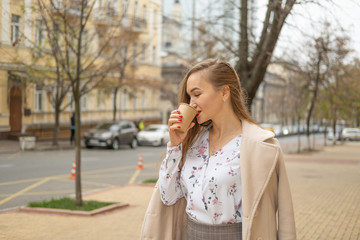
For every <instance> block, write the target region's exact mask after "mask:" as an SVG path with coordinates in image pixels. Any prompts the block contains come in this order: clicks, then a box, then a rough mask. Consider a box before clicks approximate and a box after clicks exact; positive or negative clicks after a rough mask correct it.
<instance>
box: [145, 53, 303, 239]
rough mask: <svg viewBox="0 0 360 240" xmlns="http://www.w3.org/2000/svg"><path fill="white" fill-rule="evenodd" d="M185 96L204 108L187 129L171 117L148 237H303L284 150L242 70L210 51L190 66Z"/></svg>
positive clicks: (181, 99)
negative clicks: (257, 116) (248, 97)
mask: <svg viewBox="0 0 360 240" xmlns="http://www.w3.org/2000/svg"><path fill="white" fill-rule="evenodd" d="M179 102H185V103H188V104H190V105H192V106H193V107H194V108H196V110H197V111H198V114H197V116H196V120H194V121H193V122H192V123H191V124H190V126H189V128H188V129H187V131H186V132H185V133H181V132H179V131H177V128H176V127H175V126H174V125H173V124H174V123H178V122H181V121H182V115H181V112H180V111H179V110H174V111H173V112H172V113H171V115H170V118H169V121H168V124H169V132H170V141H169V143H168V145H167V155H166V157H165V159H164V160H163V162H162V165H161V168H160V172H159V180H158V183H157V185H156V187H155V190H154V194H153V196H152V199H151V201H150V204H149V207H148V210H147V213H146V215H145V219H144V223H143V229H142V234H141V239H159V240H160V239H189V240H191V239H207V240H210V239H246V240H250V239H264V240H265V239H266V240H272V239H296V234H295V222H294V213H293V206H292V199H291V194H290V188H289V183H288V179H287V175H286V170H285V165H284V160H283V157H282V152H281V149H280V146H279V144H278V142H277V140H276V139H275V138H274V134H273V133H272V132H270V131H267V130H264V129H262V128H261V127H259V126H258V125H257V124H256V123H255V122H254V121H253V120H252V118H251V116H250V114H249V113H248V111H247V109H246V107H245V104H244V100H243V97H242V90H241V86H240V81H239V78H238V76H237V74H236V72H235V70H234V69H233V68H232V67H231V66H230V65H229V64H228V63H226V62H224V61H221V60H216V59H208V60H205V61H203V62H200V63H198V64H197V65H195V66H194V67H193V68H192V69H190V71H189V72H188V73H187V74H186V76H185V78H184V80H183V82H182V86H181V90H180V95H179Z"/></svg>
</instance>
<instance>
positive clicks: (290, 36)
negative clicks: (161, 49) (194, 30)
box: [163, 0, 360, 57]
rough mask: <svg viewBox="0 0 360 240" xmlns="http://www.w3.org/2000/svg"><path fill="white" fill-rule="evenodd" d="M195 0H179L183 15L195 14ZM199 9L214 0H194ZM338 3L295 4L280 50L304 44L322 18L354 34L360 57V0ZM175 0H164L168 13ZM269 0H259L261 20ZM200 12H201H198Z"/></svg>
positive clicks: (351, 34) (343, 0)
mask: <svg viewBox="0 0 360 240" xmlns="http://www.w3.org/2000/svg"><path fill="white" fill-rule="evenodd" d="M192 1H193V0H180V3H181V5H182V8H183V19H184V20H185V19H189V18H190V17H191V14H192ZM195 1H196V2H197V5H196V6H197V7H196V8H197V9H200V8H201V7H204V6H207V5H208V4H209V3H210V2H212V1H214V0H195ZM332 1H333V2H335V4H330V3H328V2H329V0H319V2H320V3H321V4H323V5H324V6H325V8H324V7H318V6H316V5H314V4H311V5H310V4H306V5H301V4H300V5H296V6H295V8H294V9H293V14H292V16H289V18H288V22H289V25H288V26H284V28H283V30H282V33H281V41H279V43H278V45H277V49H278V50H277V53H278V54H279V51H281V50H284V49H289V48H291V46H294V47H295V48H301V46H302V44H303V43H304V42H305V41H306V39H305V38H304V36H305V35H307V34H310V35H311V34H316V32H317V31H318V30H319V29H318V28H319V25H318V24H314V23H318V22H319V21H321V20H324V19H326V20H328V21H331V22H332V24H333V27H340V26H341V27H343V28H344V29H345V30H346V32H347V33H348V35H349V36H350V38H351V43H352V45H351V46H352V48H354V49H355V50H356V54H357V55H358V56H359V57H360V1H359V0H332ZM215 2H217V1H215ZM298 2H300V1H298ZM173 3H174V0H163V4H164V13H165V14H169V13H170V12H171V8H172V6H173ZM266 3H267V1H266V0H257V5H258V10H257V16H258V20H259V21H261V20H262V19H263V18H264V11H265V10H266ZM198 14H199V15H200V14H201V12H199V13H198ZM258 26H259V27H258V28H259V29H258V30H261V29H260V28H261V23H259V24H258Z"/></svg>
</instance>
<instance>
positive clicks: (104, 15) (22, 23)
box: [0, 0, 170, 139]
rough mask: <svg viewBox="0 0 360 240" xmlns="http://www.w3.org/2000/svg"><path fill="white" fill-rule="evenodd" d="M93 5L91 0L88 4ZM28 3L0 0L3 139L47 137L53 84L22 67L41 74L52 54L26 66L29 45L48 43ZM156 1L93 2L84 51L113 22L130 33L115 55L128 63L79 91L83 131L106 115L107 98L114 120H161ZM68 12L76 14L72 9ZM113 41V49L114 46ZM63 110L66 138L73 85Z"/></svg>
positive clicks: (31, 53)
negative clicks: (120, 53) (94, 85)
mask: <svg viewBox="0 0 360 240" xmlns="http://www.w3.org/2000/svg"><path fill="white" fill-rule="evenodd" d="M49 2H50V1H49ZM53 2H54V4H53V6H51V7H52V8H58V9H61V11H67V10H68V9H66V7H65V6H66V3H65V2H63V1H61V0H57V1H53ZM75 2H76V1H75ZM92 3H94V2H91V1H89V2H88V4H92ZM34 4H36V1H31V0H2V1H1V11H2V14H1V16H0V24H1V32H0V40H1V45H0V51H1V53H2V54H1V55H2V57H1V59H0V136H1V137H3V138H4V137H7V136H9V135H11V134H15V135H16V134H21V133H25V132H32V133H34V134H35V135H36V136H37V137H39V138H44V139H45V138H51V137H52V128H53V126H54V121H55V119H54V118H55V109H54V106H53V104H52V102H51V96H52V94H53V88H50V87H48V85H47V84H46V83H48V82H51V79H50V78H49V79H46V77H45V78H44V77H41V78H40V77H39V78H36V77H35V78H34V76H33V74H31V73H30V71H29V69H33V68H35V67H36V69H37V72H40V73H41V69H43V70H44V72H52V71H54V61H53V60H51V61H45V60H43V59H41V58H40V60H38V61H37V62H36V66H35V67H34V64H33V62H34V57H35V55H36V51H35V47H34V46H35V45H36V44H37V43H39V42H40V41H42V40H44V42H45V45H44V46H45V47H44V48H47V46H49V44H48V43H46V36H47V34H46V29H44V24H41V23H42V22H41V21H42V18H41V16H39V13H38V12H37V11H33V9H34V8H36V6H34ZM161 4H162V3H161V0H111V1H110V0H109V1H96V2H95V3H94V6H93V11H92V14H91V17H90V18H89V23H88V24H87V25H86V33H91V37H89V38H88V39H87V42H88V46H89V52H88V54H89V55H88V56H91V55H92V56H93V55H95V54H96V50H98V48H99V46H100V44H99V42H101V41H102V39H106V34H105V38H104V31H103V30H102V29H105V28H106V26H107V25H112V26H114V25H116V26H117V27H118V29H119V30H118V31H119V32H121V33H126V34H127V35H128V36H132V37H131V38H129V39H128V41H127V42H126V44H124V45H123V46H122V47H123V48H124V51H123V53H122V54H123V55H121V56H120V55H116V56H118V57H119V56H120V57H123V56H125V57H126V59H127V65H125V67H124V65H122V66H123V68H124V74H123V78H122V79H121V83H119V82H118V80H116V79H117V78H118V76H119V73H117V70H114V72H113V73H111V74H109V75H108V76H107V77H106V78H105V80H104V81H103V84H99V85H98V86H96V87H94V88H92V89H90V90H89V91H87V92H86V93H84V94H83V95H82V97H81V117H82V119H81V122H82V128H83V129H86V128H87V127H90V126H93V125H94V124H96V123H99V122H103V121H112V119H113V118H114V116H113V114H114V113H113V109H114V108H113V106H114V101H115V103H116V106H117V110H116V113H115V114H116V115H115V119H116V121H119V120H120V119H124V120H130V121H137V120H139V119H143V120H144V121H145V123H147V122H148V123H150V122H157V123H159V122H165V121H166V118H165V116H166V114H165V113H166V112H167V111H168V109H167V108H170V107H169V106H168V105H169V104H168V103H167V101H164V100H162V99H161V91H160V90H159V86H161V85H162V78H161V56H160V51H161V37H162V18H161V7H162V6H161ZM58 9H57V10H58ZM75 11H76V10H75ZM69 12H70V10H69ZM72 14H73V16H75V17H76V14H75V13H74V12H72ZM105 32H106V31H105ZM119 36H120V37H121V36H124V35H121V34H119ZM46 44H48V45H46ZM112 47H113V48H117V45H116V44H115V45H113V46H112ZM44 59H45V58H44ZM101 61H104V58H102V60H97V61H96V62H95V63H94V66H96V64H98V63H100V62H101ZM119 62H121V61H119ZM39 69H40V70H39ZM39 76H40V75H39ZM114 95H116V96H117V98H114ZM62 109H63V111H62V112H61V114H60V127H61V131H60V137H66V136H67V135H68V134H69V131H68V129H69V126H70V116H71V115H72V112H73V111H74V103H73V96H72V91H69V92H68V93H67V95H66V96H65V98H64V100H63V103H62Z"/></svg>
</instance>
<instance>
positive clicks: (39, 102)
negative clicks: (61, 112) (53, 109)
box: [34, 85, 44, 112]
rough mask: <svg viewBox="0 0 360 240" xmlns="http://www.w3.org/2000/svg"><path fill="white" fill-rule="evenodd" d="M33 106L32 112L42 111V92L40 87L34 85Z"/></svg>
mask: <svg viewBox="0 0 360 240" xmlns="http://www.w3.org/2000/svg"><path fill="white" fill-rule="evenodd" d="M34 99H35V104H34V111H35V112H42V111H43V110H44V91H43V89H42V87H41V86H39V85H35V97H34Z"/></svg>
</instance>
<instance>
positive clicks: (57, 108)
mask: <svg viewBox="0 0 360 240" xmlns="http://www.w3.org/2000/svg"><path fill="white" fill-rule="evenodd" d="M59 128H60V106H59V104H55V126H54V134H53V142H52V145H53V146H59Z"/></svg>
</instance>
